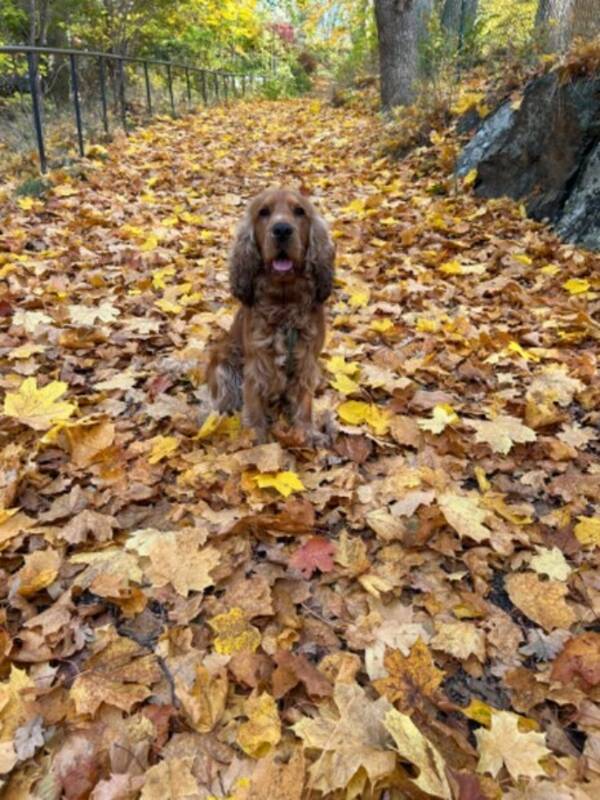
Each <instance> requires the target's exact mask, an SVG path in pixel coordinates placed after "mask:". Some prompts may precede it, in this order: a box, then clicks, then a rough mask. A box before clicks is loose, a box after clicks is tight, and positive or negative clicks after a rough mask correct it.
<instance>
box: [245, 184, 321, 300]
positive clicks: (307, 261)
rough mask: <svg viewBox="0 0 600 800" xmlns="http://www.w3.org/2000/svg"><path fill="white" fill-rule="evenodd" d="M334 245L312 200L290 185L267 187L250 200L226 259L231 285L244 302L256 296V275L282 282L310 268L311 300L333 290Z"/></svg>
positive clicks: (296, 276)
mask: <svg viewBox="0 0 600 800" xmlns="http://www.w3.org/2000/svg"><path fill="white" fill-rule="evenodd" d="M334 258H335V247H334V245H333V242H332V239H331V236H330V234H329V230H328V228H327V224H326V223H325V220H324V219H323V217H321V216H320V214H318V212H317V211H316V209H315V207H314V206H313V205H312V203H311V202H310V201H309V200H307V198H306V197H304V196H303V195H302V194H300V193H299V192H296V191H294V190H291V189H267V190H265V191H264V192H261V193H260V194H259V195H257V196H256V197H255V198H254V199H253V200H251V201H250V203H249V205H248V207H247V209H246V213H245V215H244V218H243V220H242V222H241V224H240V226H239V228H238V231H237V236H236V239H235V243H234V246H233V250H232V253H231V259H230V264H229V270H230V279H231V289H232V292H233V294H234V296H235V297H237V298H238V300H241V301H242V303H244V304H245V305H252V304H253V303H254V300H255V283H256V279H257V278H258V276H259V275H265V276H266V277H267V279H268V280H269V281H273V282H275V283H276V284H280V285H282V286H284V285H285V284H286V283H291V282H292V281H294V280H296V279H297V278H298V276H299V275H303V274H305V273H306V272H307V271H310V272H311V273H312V275H313V278H314V284H315V300H316V301H317V302H318V303H323V302H324V301H325V300H326V299H327V297H329V295H330V294H331V287H332V282H333V262H334Z"/></svg>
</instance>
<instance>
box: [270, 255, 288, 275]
mask: <svg viewBox="0 0 600 800" xmlns="http://www.w3.org/2000/svg"><path fill="white" fill-rule="evenodd" d="M271 266H272V267H273V270H274V271H275V272H278V273H280V274H284V273H286V272H291V271H292V270H293V269H294V262H293V261H292V260H291V258H285V257H280V258H276V259H274V260H273V262H272V263H271Z"/></svg>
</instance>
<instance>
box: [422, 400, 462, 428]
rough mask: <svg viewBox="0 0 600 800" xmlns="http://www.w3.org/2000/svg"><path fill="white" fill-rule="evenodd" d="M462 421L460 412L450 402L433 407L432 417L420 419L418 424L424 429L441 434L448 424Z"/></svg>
mask: <svg viewBox="0 0 600 800" xmlns="http://www.w3.org/2000/svg"><path fill="white" fill-rule="evenodd" d="M457 422H460V420H459V417H458V414H457V413H456V411H455V410H454V409H453V408H452V406H451V405H449V404H448V403H440V404H439V405H437V406H435V408H434V409H433V415H432V417H431V419H419V420H417V425H418V426H419V428H421V430H422V431H430V432H431V433H435V434H440V433H442V432H443V431H445V430H446V428H447V427H448V425H455V424H456V423H457Z"/></svg>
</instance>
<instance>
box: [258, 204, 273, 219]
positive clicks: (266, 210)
mask: <svg viewBox="0 0 600 800" xmlns="http://www.w3.org/2000/svg"><path fill="white" fill-rule="evenodd" d="M270 213H271V209H270V208H268V207H267V206H264V207H263V208H261V210H260V211H259V212H258V215H259V216H260V217H268V216H269V214H270Z"/></svg>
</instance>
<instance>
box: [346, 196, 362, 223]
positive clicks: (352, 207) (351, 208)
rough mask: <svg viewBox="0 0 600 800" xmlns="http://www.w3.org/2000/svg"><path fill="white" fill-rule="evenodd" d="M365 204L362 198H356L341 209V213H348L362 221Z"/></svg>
mask: <svg viewBox="0 0 600 800" xmlns="http://www.w3.org/2000/svg"><path fill="white" fill-rule="evenodd" d="M365 204H366V200H365V199H364V198H362V197H357V198H356V199H355V200H352V201H351V202H350V203H348V205H347V206H344V208H342V213H344V214H346V213H350V214H355V215H356V216H357V217H359V219H362V218H363V217H364V215H365Z"/></svg>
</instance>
